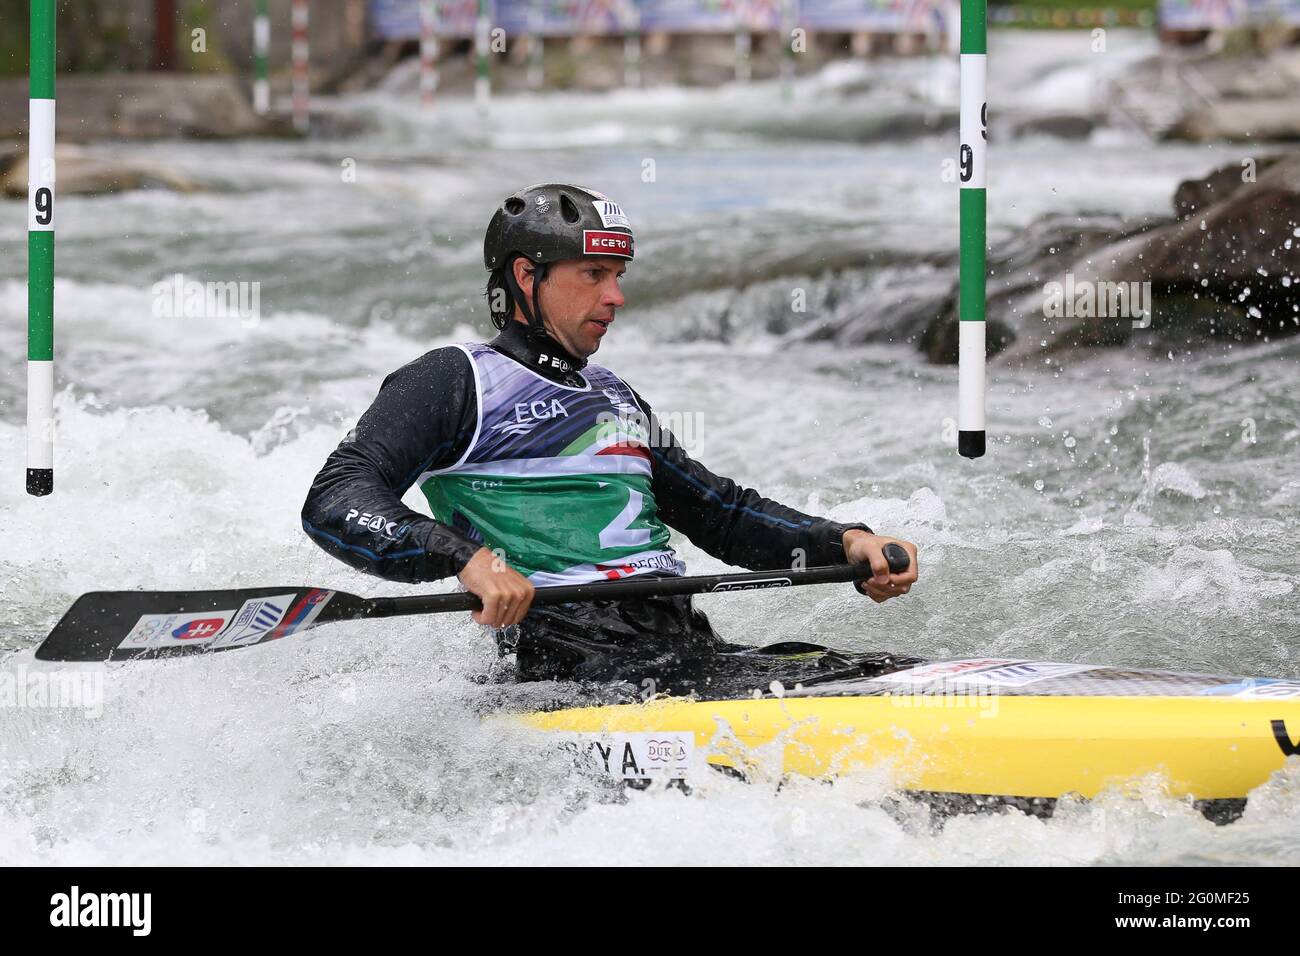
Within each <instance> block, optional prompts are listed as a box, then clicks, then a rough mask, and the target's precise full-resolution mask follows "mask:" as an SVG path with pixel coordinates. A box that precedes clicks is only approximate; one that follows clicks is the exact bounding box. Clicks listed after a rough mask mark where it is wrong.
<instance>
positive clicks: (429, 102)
mask: <svg viewBox="0 0 1300 956" xmlns="http://www.w3.org/2000/svg"><path fill="white" fill-rule="evenodd" d="M437 91H438V0H420V103H421V104H422V105H423V106H424V107H425V109H428V108H429V107H431V106H433V95H434V94H435V93H436V92H437Z"/></svg>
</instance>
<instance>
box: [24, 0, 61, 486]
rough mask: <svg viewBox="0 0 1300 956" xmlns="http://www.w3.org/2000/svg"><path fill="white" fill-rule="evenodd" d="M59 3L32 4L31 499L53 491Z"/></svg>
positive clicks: (49, 0)
mask: <svg viewBox="0 0 1300 956" xmlns="http://www.w3.org/2000/svg"><path fill="white" fill-rule="evenodd" d="M54 3H55V0H32V5H31V52H30V78H31V87H30V90H31V92H30V94H29V96H30V99H29V100H28V130H27V493H28V494H29V495H48V494H49V493H50V492H52V491H53V490H54V26H55V21H54V16H55V14H54Z"/></svg>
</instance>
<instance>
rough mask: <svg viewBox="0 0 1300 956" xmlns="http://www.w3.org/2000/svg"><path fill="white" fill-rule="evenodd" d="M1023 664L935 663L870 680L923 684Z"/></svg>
mask: <svg viewBox="0 0 1300 956" xmlns="http://www.w3.org/2000/svg"><path fill="white" fill-rule="evenodd" d="M1023 663H1025V661H1019V660H1015V659H1014V658H1009V657H979V658H972V659H970V660H964V661H935V662H934V663H932V664H920V665H918V666H916V667H912V668H909V669H908V670H905V671H895V672H894V673H892V674H882V675H881V676H880V677H874V678H872V680H876V681H883V682H885V683H888V684H924V683H927V682H929V681H932V680H940V679H942V678H947V679H949V680H951V679H952V678H953V677H956V676H957V675H958V674H969V673H972V672H974V671H983V670H988V669H989V668H992V667H1002V666H1005V665H1007V664H1023Z"/></svg>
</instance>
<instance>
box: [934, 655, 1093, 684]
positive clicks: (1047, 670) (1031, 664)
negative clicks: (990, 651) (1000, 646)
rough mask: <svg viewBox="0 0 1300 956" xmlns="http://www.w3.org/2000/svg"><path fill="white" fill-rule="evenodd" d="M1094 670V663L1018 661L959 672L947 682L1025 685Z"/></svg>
mask: <svg viewBox="0 0 1300 956" xmlns="http://www.w3.org/2000/svg"><path fill="white" fill-rule="evenodd" d="M1090 670H1096V665H1094V664H1054V663H1051V662H1049V661H1020V662H1018V663H1015V664H1004V665H1003V666H1001V667H994V668H991V669H989V670H986V671H977V672H976V673H973V674H959V675H957V676H956V677H950V678H948V680H947V683H949V684H979V685H982V686H986V687H1025V686H1027V685H1029V684H1035V683H1037V682H1038V681H1040V680H1047V679H1048V678H1050V677H1064V676H1065V675H1067V674H1078V673H1079V672H1080V671H1090Z"/></svg>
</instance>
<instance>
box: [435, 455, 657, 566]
mask: <svg viewBox="0 0 1300 956" xmlns="http://www.w3.org/2000/svg"><path fill="white" fill-rule="evenodd" d="M420 488H421V490H422V491H423V492H424V495H425V497H426V498H427V499H428V500H429V507H430V508H431V509H432V511H433V514H434V517H436V518H437V519H438V520H439V521H441V522H442V523H443V524H447V525H452V526H460V527H463V526H464V521H468V522H469V523H470V524H471V525H473V526H474V527H475V528H477V529H478V531H479V532H480V533H481V534H482V535H483V543H484V544H485V545H486V546H487V547H488V548H490V549H492V550H494V551H496V550H500V551H501V552H503V553H504V555H505V560H506V563H507V564H509V565H510V566H511V567H512V568H514V569H515V570H516V571H518V572H519V573H520V574H523V575H525V576H529V575H532V574H534V573H535V572H538V571H545V572H548V573H551V574H563V573H564V572H566V571H568V570H569V569H571V568H574V567H576V566H579V565H585V564H616V563H618V562H619V561H621V560H622V559H623V558H626V557H628V556H629V555H633V554H638V553H640V552H643V551H653V550H659V549H662V548H665V547H667V545H668V528H667V527H665V526H664V524H663V522H662V521H660V520H659V518H658V517H657V516H656V508H655V498H654V494H653V493H652V492H651V491H650V479H649V478H648V477H646V476H644V475H622V474H608V475H548V476H544V477H526V478H524V477H502V476H495V475H488V474H482V475H472V474H464V473H460V472H457V473H453V474H445V475H434V476H432V477H430V478H429V479H428V480H426V481H425V482H424V484H423V485H421V486H420ZM457 515H460V516H461V518H462V519H463V520H461V521H457V520H456V516H457Z"/></svg>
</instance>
